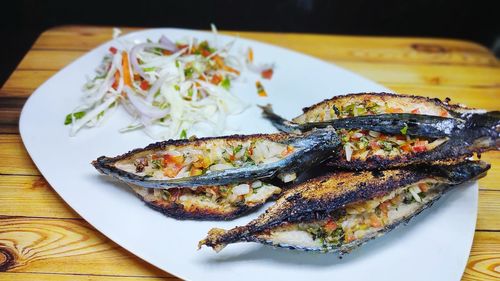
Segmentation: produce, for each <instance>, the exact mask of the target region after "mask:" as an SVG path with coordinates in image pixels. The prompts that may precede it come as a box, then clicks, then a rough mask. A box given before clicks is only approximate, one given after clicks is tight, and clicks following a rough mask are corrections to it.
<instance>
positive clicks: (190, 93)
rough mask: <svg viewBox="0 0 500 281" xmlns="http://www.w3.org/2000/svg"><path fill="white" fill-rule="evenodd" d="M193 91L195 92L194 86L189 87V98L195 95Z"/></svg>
mask: <svg viewBox="0 0 500 281" xmlns="http://www.w3.org/2000/svg"><path fill="white" fill-rule="evenodd" d="M193 92H194V91H193V88H189V90H188V95H187V96H188V98H189V99H191V98H192V97H193Z"/></svg>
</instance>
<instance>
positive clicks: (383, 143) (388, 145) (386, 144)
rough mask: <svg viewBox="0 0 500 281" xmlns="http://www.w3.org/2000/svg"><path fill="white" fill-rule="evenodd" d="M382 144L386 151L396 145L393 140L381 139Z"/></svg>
mask: <svg viewBox="0 0 500 281" xmlns="http://www.w3.org/2000/svg"><path fill="white" fill-rule="evenodd" d="M381 144H382V148H383V149H384V150H385V151H392V148H393V147H394V144H393V143H392V142H389V141H381Z"/></svg>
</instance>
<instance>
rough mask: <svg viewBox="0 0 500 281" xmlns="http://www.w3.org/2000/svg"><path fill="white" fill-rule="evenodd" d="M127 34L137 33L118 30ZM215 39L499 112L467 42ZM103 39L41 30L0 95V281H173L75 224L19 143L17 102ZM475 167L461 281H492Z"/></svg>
mask: <svg viewBox="0 0 500 281" xmlns="http://www.w3.org/2000/svg"><path fill="white" fill-rule="evenodd" d="M134 30H138V29H133V28H124V29H123V31H124V32H130V31H134ZM223 33H226V34H230V35H238V36H241V37H244V38H249V39H255V40H259V41H263V42H268V43H271V44H275V45H279V46H283V47H286V48H290V49H293V50H297V51H300V52H304V53H306V54H309V55H312V56H315V57H319V58H321V59H323V60H326V61H330V62H334V63H336V64H338V65H340V66H342V67H345V68H347V69H350V70H352V71H354V72H357V73H359V74H361V75H363V76H365V77H367V78H370V79H372V80H375V81H377V82H379V83H382V84H383V85H385V86H387V87H388V88H390V89H392V90H393V91H396V92H400V93H410V94H418V95H424V96H430V97H439V98H441V99H444V98H446V97H450V98H452V101H456V102H461V103H464V104H467V105H469V106H472V107H478V108H485V109H488V110H499V109H500V63H499V61H498V60H497V59H496V58H495V57H494V56H493V55H492V54H491V53H490V52H489V51H488V50H487V49H486V48H484V47H482V46H480V45H478V44H475V43H472V42H465V41H459V40H448V39H427V38H382V37H356V36H329V35H315V34H276V33H258V32H223ZM111 34H112V30H111V28H110V27H79V26H63V27H57V28H53V29H50V30H48V31H46V32H44V33H43V34H42V35H41V36H40V37H39V38H38V39H37V41H36V42H35V44H34V46H33V47H32V50H31V51H30V52H28V54H27V55H26V57H25V58H24V59H23V60H22V62H21V63H20V64H19V66H18V67H17V69H16V71H15V72H14V73H12V75H11V77H10V78H9V80H8V81H7V82H6V83H5V84H4V86H3V87H2V88H1V89H0V268H1V267H2V266H3V270H8V272H7V273H1V274H0V280H158V279H170V280H173V279H176V278H175V277H173V276H171V275H170V274H168V273H165V272H163V271H161V270H158V269H156V268H154V267H152V266H151V265H149V264H147V263H145V262H143V261H141V260H139V259H138V258H135V257H134V256H133V255H132V254H130V253H128V252H127V251H125V250H123V249H122V248H121V247H119V246H117V245H116V244H114V243H113V242H112V241H110V240H109V239H107V238H105V237H104V236H102V235H101V234H99V233H98V232H97V231H96V230H95V229H93V228H92V227H91V226H90V225H88V224H87V223H86V222H85V221H84V220H82V219H81V218H80V217H79V216H78V215H77V214H76V213H75V212H74V211H73V210H72V209H71V208H70V207H69V206H67V204H66V203H64V202H63V201H62V200H61V199H60V198H59V196H58V195H57V194H56V193H55V192H54V191H53V190H52V188H51V187H50V186H49V185H48V184H47V182H46V181H45V180H44V179H43V177H41V176H40V173H39V171H38V170H37V169H36V167H35V166H34V164H33V162H32V161H31V160H30V158H29V156H28V155H27V153H26V150H25V149H24V146H23V145H22V142H21V139H20V137H19V135H18V130H17V122H18V121H17V120H18V117H19V113H20V110H21V107H22V105H23V103H24V102H25V100H26V98H27V97H29V95H31V93H32V92H33V91H34V90H35V89H36V88H37V87H39V86H40V85H41V84H42V83H43V82H44V81H46V80H47V79H48V78H49V77H51V76H52V75H53V74H55V73H56V72H57V71H58V70H60V69H61V68H62V67H64V66H66V65H67V64H69V63H70V62H71V61H74V60H75V59H77V58H78V57H80V56H81V55H83V54H84V53H85V52H86V51H88V50H90V49H92V48H94V47H96V46H98V45H100V44H102V43H104V42H106V41H108V40H110V38H111ZM255 55H256V57H257V58H258V53H256V54H255ZM332 81H334V78H332ZM270 94H272V93H270ZM482 159H483V160H485V161H487V162H490V163H491V164H492V166H493V167H492V169H491V170H490V171H489V174H488V176H487V177H485V178H482V179H481V180H480V181H479V186H480V193H479V209H478V220H477V225H476V227H477V231H476V236H475V238H474V244H473V247H472V251H471V255H470V257H469V261H468V264H467V268H466V270H465V272H464V275H463V278H462V280H498V279H499V278H500V217H499V215H498V214H500V184H499V182H500V153H498V152H490V153H486V154H484V155H483V156H482ZM137 203H138V204H142V203H141V202H137ZM2 253H3V254H4V255H1V254H2ZM9 258H10V259H9ZM9 261H10V262H9Z"/></svg>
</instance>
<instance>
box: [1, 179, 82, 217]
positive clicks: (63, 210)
mask: <svg viewBox="0 0 500 281" xmlns="http://www.w3.org/2000/svg"><path fill="white" fill-rule="evenodd" d="M0 216H25V217H50V218H75V219H80V216H79V215H78V214H77V213H76V212H75V211H73V209H71V208H70V207H69V206H68V205H67V204H66V203H65V202H64V201H63V200H62V199H61V198H60V197H59V195H58V194H57V193H56V192H55V191H54V190H53V189H52V187H51V186H50V185H49V184H48V183H47V181H46V180H45V179H44V178H43V177H42V176H2V175H0Z"/></svg>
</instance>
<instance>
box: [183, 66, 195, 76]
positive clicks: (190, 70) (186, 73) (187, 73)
mask: <svg viewBox="0 0 500 281" xmlns="http://www.w3.org/2000/svg"><path fill="white" fill-rule="evenodd" d="M193 73H194V68H193V67H188V68H186V69H184V76H186V78H191V77H192V76H193Z"/></svg>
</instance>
